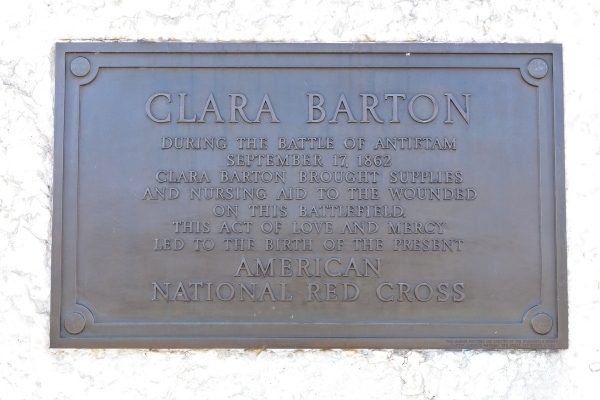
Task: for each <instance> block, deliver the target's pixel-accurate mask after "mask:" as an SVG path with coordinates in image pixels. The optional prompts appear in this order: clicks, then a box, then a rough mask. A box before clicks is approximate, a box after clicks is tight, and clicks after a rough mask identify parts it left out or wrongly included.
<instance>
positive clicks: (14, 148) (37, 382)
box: [0, 0, 600, 400]
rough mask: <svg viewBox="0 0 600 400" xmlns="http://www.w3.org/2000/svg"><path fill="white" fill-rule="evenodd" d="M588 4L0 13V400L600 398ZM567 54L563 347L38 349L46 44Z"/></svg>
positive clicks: (173, 5)
mask: <svg viewBox="0 0 600 400" xmlns="http://www.w3.org/2000/svg"><path fill="white" fill-rule="evenodd" d="M599 13H600V3H598V2H597V1H593V0H588V1H583V0H582V1H576V2H567V1H563V0H554V1H537V0H531V1H526V2H523V1H516V0H502V1H500V0H498V1H493V0H490V1H475V0H472V1H458V0H448V1H443V0H438V1H419V0H413V1H387V0H379V1H377V0H363V1H358V0H357V1H350V0H344V1H342V0H338V1H335V0H334V1H310V0H303V1H292V0H279V1H276V0H264V1H250V0H244V1H242V0H238V1H235V0H212V1H211V0H206V1H193V0H180V1H177V0H171V1H169V0H145V1H133V0H132V1H125V0H123V1H121V0H90V1H85V2H83V1H76V0H61V1H58V0H56V1H53V0H47V1H39V0H38V1H34V0H19V1H13V2H7V3H6V4H4V5H3V7H2V13H0V78H1V84H0V217H1V219H0V293H1V297H0V354H1V357H0V393H1V395H0V396H1V397H2V398H11V399H21V398H23V399H25V398H27V399H55V398H56V399H77V400H79V399H81V398H92V399H94V398H127V399H137V398H140V399H149V398H164V399H185V398H191V396H194V395H196V396H200V397H201V398H232V399H265V398H266V399H281V398H289V399H313V398H384V397H389V398H408V399H436V400H439V399H461V398H470V399H498V398H503V399H544V400H546V399H567V398H597V397H598V392H599V391H600V342H599V335H598V332H599V330H600V322H599V321H600V318H598V317H599V316H600V262H599V261H600V260H599V257H598V251H599V246H598V243H599V241H598V237H599V236H598V235H599V232H598V229H597V226H598V225H599V224H600V207H599V206H598V205H599V204H600V180H599V179H598V178H597V174H598V171H600V157H599V154H600V131H599V127H600V111H599V110H600V107H599V105H598V93H600V79H599V78H598V71H600V52H598V38H599V37H600V25H599V21H600V17H599ZM71 40H72V41H85V40H109V41H136V40H152V41H162V40H176V41H288V42H290V41H295V42H305V41H315V42H348V41H380V42H383V41H392V42H398V41H422V42H519V43H520V42H528V43H531V42H553V43H563V45H564V57H565V58H564V64H565V126H566V178H567V220H568V221H567V223H568V228H567V229H568V232H567V234H568V244H569V245H568V246H569V250H568V257H569V297H570V298H569V314H570V348H569V349H568V350H564V351H471V350H469V351H436V350H428V351H410V350H386V351H382V350H354V351H340V350H328V351H322V350H302V351H294V350H265V351H261V350H246V351H243V350H209V351H198V350H193V351H166V350H161V351H149V350H50V349H49V308H50V302H49V299H50V243H51V239H52V238H51V229H50V227H51V204H52V199H51V194H52V157H53V154H52V152H53V91H54V82H53V73H54V67H53V64H54V59H53V57H54V56H53V54H54V43H55V42H57V41H71Z"/></svg>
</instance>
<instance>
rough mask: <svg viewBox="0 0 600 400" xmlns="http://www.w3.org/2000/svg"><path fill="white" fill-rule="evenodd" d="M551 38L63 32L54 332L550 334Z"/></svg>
mask: <svg viewBox="0 0 600 400" xmlns="http://www.w3.org/2000/svg"><path fill="white" fill-rule="evenodd" d="M562 98H563V88H562V49H561V46H560V45H552V44H535V45H533V44H532V45H513V44H494V45H492V44H477V45H467V44H266V43H251V44H250V43H245V44H234V43H227V44H196V43H195V44H184V43H59V44H57V47H56V108H55V116H56V126H55V129H56V132H55V178H54V213H53V238H52V250H53V254H52V317H51V318H52V321H51V345H52V346H53V347H145V348H149V347H150V348H155V347H158V348H165V347H168V348H182V347H184V348H187V347H201V348H203V347H286V348H290V347H291V348H294V347H309V348H331V347H336V348H356V347H369V348H552V349H556V348H566V347H567V297H566V293H567V280H566V255H565V253H566V251H565V247H566V245H565V198H564V150H563V104H562Z"/></svg>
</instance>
